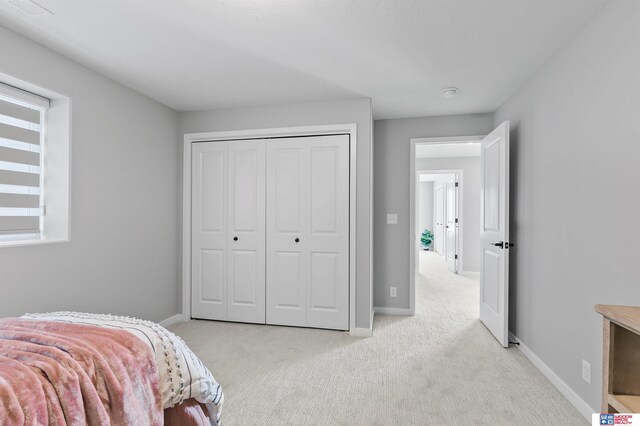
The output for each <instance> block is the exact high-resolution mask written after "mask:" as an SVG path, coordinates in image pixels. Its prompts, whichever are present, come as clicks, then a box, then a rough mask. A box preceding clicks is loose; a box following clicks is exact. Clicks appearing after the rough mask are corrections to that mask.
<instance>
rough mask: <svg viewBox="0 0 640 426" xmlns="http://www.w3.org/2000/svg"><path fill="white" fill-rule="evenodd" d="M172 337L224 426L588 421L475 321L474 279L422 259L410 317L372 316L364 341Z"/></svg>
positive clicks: (189, 328) (298, 332)
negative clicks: (205, 372)
mask: <svg viewBox="0 0 640 426" xmlns="http://www.w3.org/2000/svg"><path fill="white" fill-rule="evenodd" d="M172 331H174V332H175V333H177V334H178V335H180V336H182V338H184V339H185V341H186V342H187V343H188V344H189V345H190V346H191V348H192V349H193V350H194V351H195V353H196V354H197V355H198V356H199V357H200V358H201V359H202V360H203V361H204V362H205V364H206V365H207V366H208V367H209V369H210V370H211V371H212V372H213V374H214V376H215V377H216V379H217V380H218V382H219V383H220V384H221V385H222V389H223V391H224V393H225V403H224V408H223V411H222V419H223V425H224V426H235V425H242V426H248V425H465V426H466V425H541V424H562V425H585V424H588V423H587V422H586V420H585V419H584V418H583V417H581V416H580V414H579V413H578V412H577V411H576V410H575V409H574V408H573V407H572V406H571V405H570V404H569V402H568V401H566V400H565V399H564V397H563V396H562V395H561V394H560V393H559V392H558V391H557V390H556V389H555V388H554V387H553V386H552V385H551V384H550V383H549V382H548V381H547V380H546V379H545V378H544V377H543V376H542V374H540V373H539V372H538V370H536V368H535V367H533V366H532V365H531V363H529V361H528V360H527V359H526V358H525V357H524V356H523V355H522V354H521V353H520V351H518V350H517V349H515V348H510V349H504V348H502V347H501V346H500V345H499V344H498V342H497V341H496V340H495V339H494V338H493V336H492V335H491V334H490V333H489V332H488V331H487V330H486V328H485V327H484V326H483V325H482V323H480V321H479V320H478V281H477V279H472V278H466V277H462V276H458V275H455V274H452V273H451V272H449V271H448V270H447V269H446V267H445V266H444V263H443V262H442V260H441V258H440V256H438V255H437V254H434V253H432V252H421V254H420V275H419V276H418V279H417V280H416V315H415V316H413V317H399V316H387V315H376V316H375V321H374V330H373V337H370V338H355V337H351V336H349V335H348V334H346V333H341V332H336V331H327V330H313V329H303V328H293V327H274V326H264V325H248V324H237V323H235V324H234V323H224V322H214V321H190V322H188V323H183V324H178V325H176V326H174V327H172Z"/></svg>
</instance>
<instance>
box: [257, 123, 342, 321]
mask: <svg viewBox="0 0 640 426" xmlns="http://www.w3.org/2000/svg"><path fill="white" fill-rule="evenodd" d="M267 200H268V201H267V323H268V324H281V325H295V326H307V327H319V328H330V329H339V330H346V329H348V328H349V136H347V135H335V136H317V137H316V136H314V137H302V138H283V139H273V140H269V141H268V142H267Z"/></svg>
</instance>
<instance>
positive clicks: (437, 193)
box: [433, 186, 444, 254]
mask: <svg viewBox="0 0 640 426" xmlns="http://www.w3.org/2000/svg"><path fill="white" fill-rule="evenodd" d="M433 198H434V203H433V204H434V206H435V207H434V221H433V222H434V225H435V226H434V232H433V249H434V250H435V251H436V252H437V253H440V254H443V251H442V246H443V245H444V244H443V241H442V240H443V238H444V190H443V189H442V186H438V187H437V188H436V189H435V190H434V191H433Z"/></svg>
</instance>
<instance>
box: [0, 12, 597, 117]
mask: <svg viewBox="0 0 640 426" xmlns="http://www.w3.org/2000/svg"><path fill="white" fill-rule="evenodd" d="M606 1H607V0H561V1H559V0H482V1H479V0H181V1H176V0H135V1H132V0H37V2H38V4H40V5H41V6H43V7H45V8H46V9H48V10H50V11H51V12H53V15H39V16H29V15H27V14H25V13H23V12H22V11H20V10H19V9H16V8H15V7H14V6H12V5H11V4H10V3H9V2H8V0H0V25H2V26H5V27H7V28H10V29H12V30H14V31H17V32H18V33H21V34H23V35H26V36H27V37H29V38H32V39H34V40H36V41H37V42H39V43H41V44H43V45H45V46H47V47H50V48H52V49H53V50H56V51H58V52H60V53H62V54H64V55H66V56H68V57H70V58H71V59H73V60H75V61H77V62H79V63H81V64H84V65H86V66H88V67H90V68H93V69H95V70H96V71H98V72H101V73H103V74H105V75H107V76H109V77H111V78H113V79H114V80H117V81H119V82H121V83H123V84H125V85H126V86H129V87H131V88H133V89H135V90H137V91H139V92H141V93H143V94H145V95H147V96H149V97H151V98H153V99H156V100H157V101H159V102H161V103H163V104H165V105H167V106H169V107H171V108H173V109H176V110H179V111H186V110H201V109H217V108H234V107H245V106H256V105H270V104H281V103H292V102H309V101H321V100H329V99H341V98H353V97H371V98H372V101H373V110H374V117H375V118H376V119H381V118H398V117H418V116H429V115H445V114H462V113H475V112H491V111H494V110H495V109H497V107H499V106H500V105H501V104H502V102H503V101H504V100H505V99H506V98H507V97H508V96H509V95H510V94H512V93H513V92H514V91H515V90H516V89H517V88H519V87H520V86H521V85H522V84H523V83H524V82H525V81H526V80H527V79H528V78H529V77H530V76H531V75H532V74H533V73H534V72H535V71H536V70H537V69H538V68H539V67H540V66H541V65H542V64H543V63H544V62H545V61H546V60H548V59H549V58H550V57H551V56H552V55H553V53H554V52H555V51H557V49H559V48H560V47H561V46H562V45H563V44H564V43H566V42H567V41H568V40H569V39H570V38H571V37H572V36H573V35H574V34H575V33H576V32H577V31H578V30H579V29H580V28H581V27H582V26H583V25H584V24H585V23H586V22H587V21H588V20H589V19H590V18H591V17H592V16H593V15H595V14H596V13H597V12H598V11H599V10H600V8H601V7H602V6H603V5H604V4H605V3H606ZM449 86H456V87H458V88H459V92H458V95H457V96H456V97H454V98H451V99H445V98H444V97H443V96H442V94H441V92H442V89H444V88H446V87H449Z"/></svg>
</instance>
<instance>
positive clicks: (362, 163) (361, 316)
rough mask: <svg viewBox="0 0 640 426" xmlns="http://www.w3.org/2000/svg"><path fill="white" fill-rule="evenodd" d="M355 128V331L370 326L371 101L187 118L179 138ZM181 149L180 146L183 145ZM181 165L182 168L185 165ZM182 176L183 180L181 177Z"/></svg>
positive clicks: (221, 112) (181, 117)
mask: <svg viewBox="0 0 640 426" xmlns="http://www.w3.org/2000/svg"><path fill="white" fill-rule="evenodd" d="M349 123H356V124H357V139H358V140H357V156H358V158H357V168H358V171H357V177H356V179H357V181H356V192H357V194H356V196H357V200H356V210H357V224H356V228H357V229H356V239H357V243H356V326H357V327H360V328H368V327H369V325H370V322H371V309H372V306H371V287H372V283H371V256H370V252H371V221H370V213H371V157H372V148H373V147H372V135H371V128H372V127H371V123H372V115H371V100H370V99H368V98H361V99H350V100H342V101H333V102H317V103H305V104H291V105H278V106H268V107H254V108H241V109H227V110H213V111H194V112H183V113H180V115H179V129H180V134H181V135H182V134H184V133H194V132H209V131H227V130H246V129H263V128H272V127H296V126H314V125H328V124H349ZM180 146H182V143H180ZM181 164H182V163H181ZM181 176H182V174H181Z"/></svg>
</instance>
